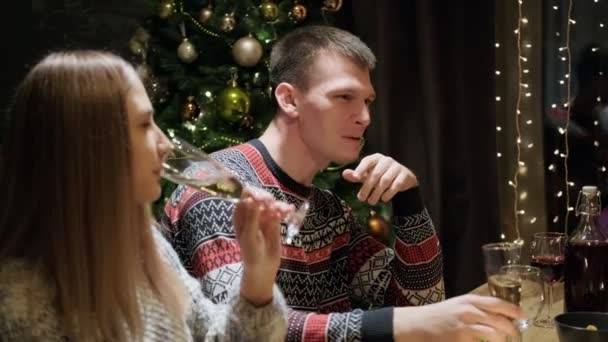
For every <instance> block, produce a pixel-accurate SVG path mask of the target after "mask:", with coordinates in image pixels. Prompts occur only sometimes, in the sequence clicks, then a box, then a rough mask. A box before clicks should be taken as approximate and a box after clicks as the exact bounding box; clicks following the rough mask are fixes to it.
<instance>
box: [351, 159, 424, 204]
mask: <svg viewBox="0 0 608 342" xmlns="http://www.w3.org/2000/svg"><path fill="white" fill-rule="evenodd" d="M342 177H344V179H346V180H347V181H349V182H353V183H363V185H362V186H361V189H360V190H359V193H358V194H357V198H358V199H359V200H360V201H362V202H367V203H369V204H371V205H376V203H378V200H382V201H383V202H388V201H390V200H391V199H392V198H393V197H394V196H395V194H397V193H398V192H401V191H405V190H408V189H410V188H413V187H415V186H417V185H418V180H417V179H416V176H415V175H414V174H413V173H412V171H410V170H409V169H408V168H407V167H405V166H403V165H401V164H399V163H398V162H397V161H395V160H394V159H393V158H391V157H387V156H384V155H382V154H379V153H376V154H372V155H370V156H367V157H365V158H363V159H362V160H361V162H360V163H359V165H358V166H357V168H356V169H354V170H352V169H346V170H344V171H343V172H342Z"/></svg>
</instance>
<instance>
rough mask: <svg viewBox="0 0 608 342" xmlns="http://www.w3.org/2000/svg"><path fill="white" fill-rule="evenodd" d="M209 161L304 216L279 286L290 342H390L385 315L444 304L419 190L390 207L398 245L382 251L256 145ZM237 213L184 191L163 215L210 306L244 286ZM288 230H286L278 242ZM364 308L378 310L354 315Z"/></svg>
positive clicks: (347, 212) (340, 208) (437, 255)
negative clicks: (301, 209)
mask: <svg viewBox="0 0 608 342" xmlns="http://www.w3.org/2000/svg"><path fill="white" fill-rule="evenodd" d="M212 156H213V158H215V159H216V160H217V161H219V162H220V163H222V164H223V165H225V166H226V167H227V168H228V169H229V170H231V171H232V172H233V173H234V175H235V176H236V177H238V178H239V179H240V180H241V181H243V182H245V183H248V184H251V185H253V186H256V187H258V188H263V189H265V190H267V191H269V192H271V193H272V194H273V195H274V196H275V198H277V199H279V200H284V201H286V202H288V203H294V204H295V205H296V206H298V205H299V204H301V203H302V199H303V198H308V199H309V201H310V210H309V212H308V214H307V216H306V218H305V220H304V223H303V225H302V228H301V230H300V234H299V236H297V237H296V238H295V239H294V242H293V244H292V245H287V244H285V243H283V255H282V262H281V268H280V270H279V273H278V276H277V284H278V285H279V287H280V288H281V291H282V292H283V294H284V295H285V298H286V300H287V304H288V305H289V306H290V307H291V308H292V309H293V310H292V311H290V314H289V327H288V332H287V337H288V340H289V341H304V340H305V341H345V340H348V341H360V340H366V341H378V340H383V339H386V340H392V336H393V333H392V314H393V309H392V308H391V307H390V306H407V305H422V304H428V303H434V302H438V301H440V300H442V299H443V298H444V290H443V276H442V257H441V252H440V246H439V240H438V238H437V235H436V233H435V230H434V227H433V224H432V222H431V219H430V217H429V214H428V212H427V210H426V209H425V208H424V206H423V204H422V201H421V198H420V195H419V191H418V188H414V189H411V190H408V191H405V192H402V193H399V194H397V196H395V198H394V200H393V204H394V213H395V215H396V216H395V217H394V220H393V225H394V229H395V233H396V237H397V238H396V243H395V246H394V248H393V249H391V248H387V247H386V246H384V245H383V244H381V243H379V242H377V241H376V240H375V239H374V238H373V237H371V236H370V235H368V234H367V233H366V232H365V230H364V229H361V228H360V227H359V226H358V225H357V224H356V222H355V219H354V217H353V214H352V212H351V209H350V208H349V207H348V206H347V205H346V203H345V202H344V201H342V200H340V199H339V198H338V197H337V196H336V195H334V194H333V193H331V192H329V191H326V190H321V189H319V188H316V187H312V188H311V187H306V186H303V185H302V184H299V183H297V182H296V181H295V180H293V179H292V178H290V177H289V176H288V175H287V174H286V173H285V172H284V171H283V170H281V169H280V168H279V167H278V165H277V164H276V163H275V162H274V160H273V159H272V158H271V157H270V155H269V153H268V151H267V150H266V148H265V147H264V145H263V144H262V143H261V142H260V141H259V140H252V141H250V142H249V143H246V144H243V145H239V146H236V147H232V148H229V149H225V150H222V151H218V152H216V153H214V154H212ZM232 209H233V205H232V204H231V203H229V202H228V201H226V200H222V199H220V198H217V197H210V196H209V195H206V194H204V193H202V192H197V191H195V190H193V189H191V188H188V187H185V186H180V187H178V188H177V189H176V190H175V192H174V193H173V194H172V196H171V199H170V201H169V202H168V203H167V206H166V207H165V215H164V216H163V219H162V223H163V224H164V225H166V227H167V228H168V229H167V231H168V232H169V233H168V235H169V241H170V242H171V243H172V244H173V246H174V248H175V249H176V251H177V252H178V254H179V256H180V258H181V259H182V262H183V263H184V265H185V266H186V269H188V270H189V271H190V272H191V274H192V275H194V276H195V277H198V278H200V279H202V280H203V282H204V284H205V285H204V288H203V290H204V291H205V294H206V295H207V296H209V297H210V298H211V300H213V301H215V302H224V301H226V299H227V289H228V288H229V286H230V284H232V283H233V282H235V281H238V280H239V279H240V273H241V270H242V269H241V264H240V260H241V259H240V254H239V247H238V243H237V241H236V240H235V235H234V230H233V227H232V223H231V216H232ZM285 228H286V227H282V229H281V234H282V238H283V241H285V237H286V229H285ZM357 300H358V301H365V302H368V303H372V304H374V305H375V306H376V307H384V308H380V309H376V310H368V311H363V310H360V309H353V306H354V304H353V303H354V302H355V301H357Z"/></svg>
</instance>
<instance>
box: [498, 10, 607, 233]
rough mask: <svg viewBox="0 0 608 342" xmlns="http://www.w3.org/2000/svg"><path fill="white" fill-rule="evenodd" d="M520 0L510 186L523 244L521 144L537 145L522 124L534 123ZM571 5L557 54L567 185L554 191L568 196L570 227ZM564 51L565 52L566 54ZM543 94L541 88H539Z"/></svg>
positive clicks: (559, 153) (553, 166) (562, 154)
mask: <svg viewBox="0 0 608 342" xmlns="http://www.w3.org/2000/svg"><path fill="white" fill-rule="evenodd" d="M516 1H517V27H516V28H515V30H514V33H515V35H516V44H517V49H516V51H517V56H516V58H517V85H518V86H517V93H516V97H515V111H514V113H513V118H514V120H515V122H514V124H515V125H514V130H515V137H514V138H515V157H514V159H515V160H514V163H513V165H514V171H513V173H512V177H511V178H510V179H509V180H508V182H507V183H508V186H510V187H511V189H512V191H513V204H512V208H513V212H512V215H513V219H514V221H513V228H514V232H515V240H514V242H516V243H520V244H523V240H522V237H521V231H520V221H521V220H522V219H523V218H524V215H526V210H525V207H524V205H523V203H522V202H524V201H525V200H526V199H527V198H528V192H527V191H526V190H525V189H521V188H520V176H525V174H526V172H527V165H526V163H525V162H524V161H523V160H522V147H526V148H528V149H531V148H533V147H534V142H533V141H531V139H525V140H524V137H523V136H522V123H525V124H526V125H532V123H533V120H532V119H530V118H529V117H526V116H525V113H524V110H523V107H524V106H523V102H524V101H526V100H530V99H531V97H532V89H531V87H530V84H529V83H528V80H527V78H528V76H529V75H530V73H531V72H530V67H528V64H527V62H528V58H529V57H528V56H527V53H526V52H527V51H528V50H529V49H530V48H531V47H532V43H531V42H530V41H529V39H527V37H525V33H526V32H525V27H526V26H527V25H528V24H529V19H528V18H527V17H526V16H525V15H524V6H523V5H524V0H516ZM598 1H599V0H594V2H596V3H597V2H598ZM572 7H573V0H568V11H567V24H566V32H565V45H564V46H560V47H559V49H558V50H559V51H558V57H559V59H560V60H561V61H562V62H564V63H566V73H565V74H564V77H563V78H562V79H561V80H560V81H559V84H560V85H563V86H565V87H566V98H565V99H564V100H563V107H564V108H565V109H566V110H567V115H566V116H565V122H564V123H563V125H561V126H559V127H558V132H559V134H560V135H563V138H564V140H563V141H564V147H563V151H560V149H559V148H556V149H555V151H554V155H555V156H557V157H559V158H560V159H562V162H563V168H564V180H563V183H564V186H565V189H566V190H565V191H562V190H558V191H557V192H556V193H555V197H556V198H561V197H562V196H565V201H566V211H565V215H564V221H565V222H564V227H567V223H568V215H569V213H570V211H573V210H574V208H573V207H571V206H570V194H569V191H567V189H568V188H569V187H573V186H574V183H573V182H571V181H570V180H569V174H568V156H569V153H570V151H569V148H568V129H569V126H570V105H569V104H570V103H571V97H572V94H571V93H572V91H571V90H572V87H571V77H570V75H571V74H572V63H571V59H572V55H571V42H570V40H571V31H572V26H573V25H575V24H576V21H575V20H574V19H573V18H572ZM553 10H555V11H558V10H559V6H558V5H554V6H553ZM600 27H603V23H600ZM555 36H556V39H560V37H561V36H562V35H561V33H560V32H556V34H555ZM495 47H496V48H497V49H498V48H500V43H499V42H496V43H495ZM564 54H565V55H564ZM501 74H502V72H501V71H500V70H498V69H497V70H495V75H496V77H497V78H498V77H500V76H501ZM538 92H539V93H540V91H538ZM495 100H496V104H497V106H499V105H503V104H502V103H501V101H502V97H501V96H499V95H498V94H497V95H496V98H495ZM552 107H553V108H556V107H557V104H553V105H552ZM595 125H597V123H595ZM496 131H497V134H500V133H501V132H502V127H501V126H499V125H498V126H496ZM596 146H598V144H597V142H596ZM502 156H503V155H502V153H501V152H500V151H498V152H497V158H501V157H502ZM556 168H557V167H556V164H555V163H551V165H549V166H548V169H549V171H552V172H555V170H556ZM602 171H606V168H605V167H603V169H602ZM528 214H529V215H528V216H525V219H526V220H527V223H529V224H534V223H536V222H537V217H536V216H534V215H532V214H531V213H528ZM558 219H559V216H555V218H554V219H553V220H554V223H556V222H557V221H556V220H558ZM501 239H503V240H504V239H506V235H505V233H504V232H503V233H502V234H501Z"/></svg>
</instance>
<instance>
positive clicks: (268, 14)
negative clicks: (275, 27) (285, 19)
mask: <svg viewBox="0 0 608 342" xmlns="http://www.w3.org/2000/svg"><path fill="white" fill-rule="evenodd" d="M260 12H261V13H262V18H264V20H266V21H275V20H277V18H278V17H279V6H277V4H276V3H274V1H270V0H265V1H264V2H262V4H261V5H260Z"/></svg>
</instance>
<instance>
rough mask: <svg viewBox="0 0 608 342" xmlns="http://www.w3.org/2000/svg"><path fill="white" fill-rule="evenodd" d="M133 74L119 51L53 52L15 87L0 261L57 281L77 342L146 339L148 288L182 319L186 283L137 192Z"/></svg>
mask: <svg viewBox="0 0 608 342" xmlns="http://www.w3.org/2000/svg"><path fill="white" fill-rule="evenodd" d="M133 75H136V74H135V72H134V70H133V68H132V67H131V66H130V65H129V64H128V63H127V62H125V61H124V60H123V59H121V58H119V57H117V56H115V55H113V54H110V53H105V52H95V51H74V52H62V53H52V54H50V55H49V56H47V57H46V58H44V59H43V60H42V61H41V62H40V63H38V64H37V65H36V66H35V67H34V68H33V69H32V70H31V71H30V72H29V74H28V75H27V76H26V77H25V79H24V80H23V82H22V83H21V85H20V86H19V87H18V89H17V92H16V96H15V99H14V106H13V111H12V116H11V118H10V120H11V122H10V125H9V131H8V132H7V134H8V135H7V138H6V140H5V142H4V145H5V146H4V152H3V154H2V156H1V159H2V164H1V168H0V189H2V191H3V194H2V196H1V199H0V261H1V260H3V259H4V258H12V257H17V258H25V259H27V260H28V261H29V262H31V263H32V264H34V265H39V266H41V267H42V269H43V270H45V272H46V273H48V276H49V279H51V280H52V281H53V282H54V283H56V285H57V295H58V298H57V303H58V309H59V314H60V315H61V321H62V322H63V324H64V325H65V327H64V328H65V329H66V330H67V332H68V333H69V334H71V335H73V336H74V337H76V338H77V339H78V340H83V339H88V338H93V339H98V338H102V339H106V340H113V341H114V340H124V339H127V338H129V339H131V338H136V339H140V338H141V337H142V336H143V333H144V332H143V322H142V317H141V312H140V307H139V304H138V289H139V290H141V288H142V287H145V286H149V287H150V288H151V289H152V290H153V291H154V292H155V293H156V294H157V296H158V297H159V299H160V300H161V302H162V303H163V304H164V305H165V307H166V308H167V309H168V311H169V312H170V313H171V314H172V315H173V316H174V318H175V319H178V320H179V319H183V312H184V307H185V300H184V296H183V286H181V285H180V284H179V282H178V281H177V278H176V275H175V273H174V272H173V271H172V270H171V269H170V268H169V267H168V265H167V264H166V263H165V262H164V261H163V260H162V259H161V256H160V255H159V252H158V250H157V246H156V245H155V243H154V240H153V235H152V234H153V232H152V230H151V218H150V215H149V209H148V208H147V207H142V206H140V205H136V204H135V203H134V200H133V197H132V195H131V191H132V187H131V184H132V182H133V180H132V179H131V167H132V165H131V162H130V160H131V157H130V136H129V128H128V127H129V126H128V117H127V95H128V92H129V88H130V79H132V77H133ZM135 167H136V166H135Z"/></svg>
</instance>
